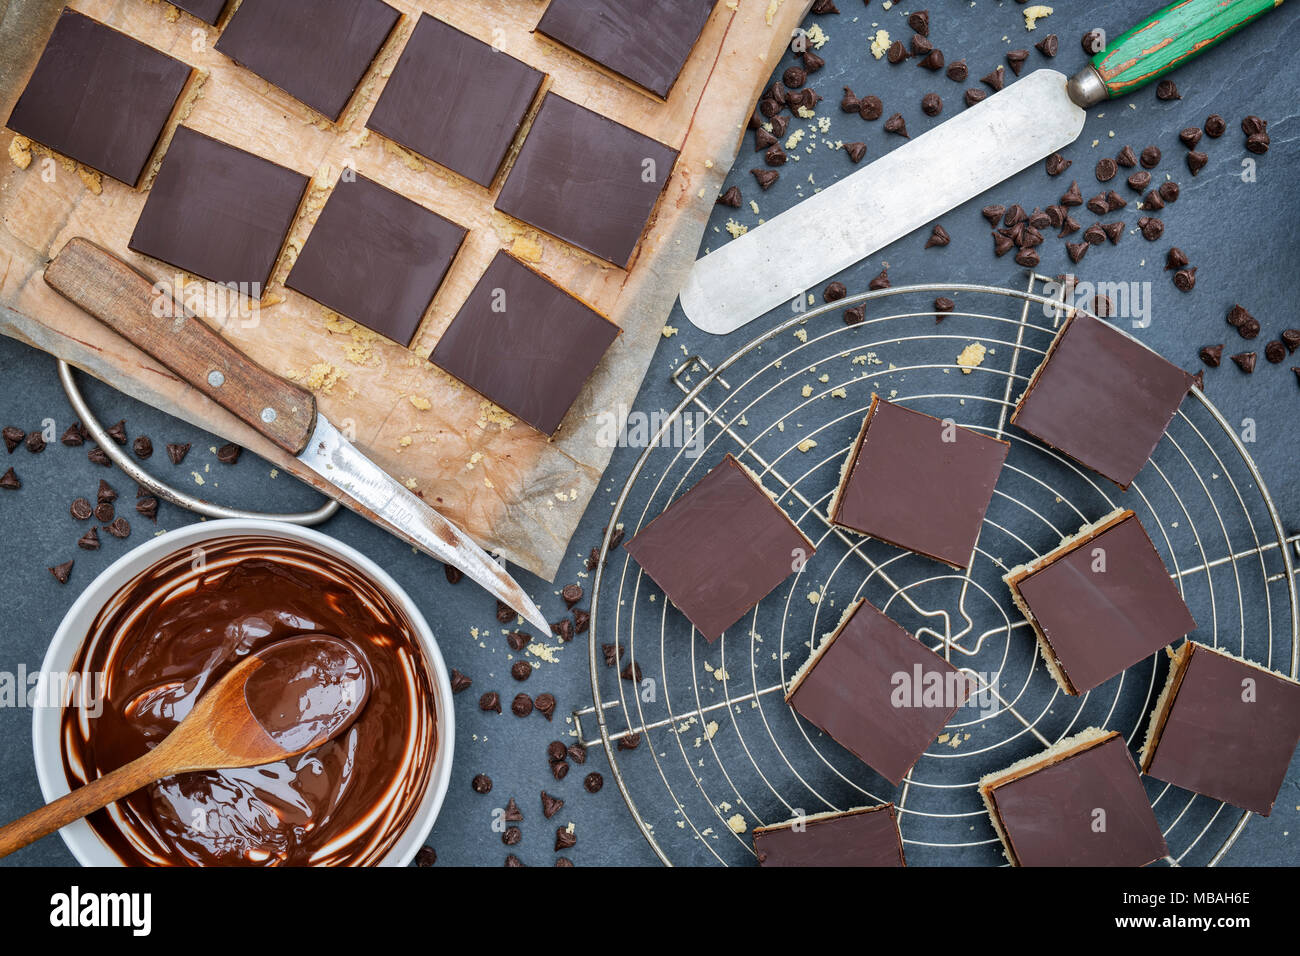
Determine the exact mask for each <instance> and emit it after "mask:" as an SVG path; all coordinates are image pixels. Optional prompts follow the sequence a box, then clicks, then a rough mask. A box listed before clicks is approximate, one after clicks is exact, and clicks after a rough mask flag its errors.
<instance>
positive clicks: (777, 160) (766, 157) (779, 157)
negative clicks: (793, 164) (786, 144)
mask: <svg viewBox="0 0 1300 956" xmlns="http://www.w3.org/2000/svg"><path fill="white" fill-rule="evenodd" d="M787 158H788V157H787V156H786V154H785V150H784V149H782V148H781V144H780V143H777V144H776V145H775V146H769V147H768V150H767V152H765V153H764V154H763V162H765V163H767V165H769V166H784V165H785V163H786V159H787Z"/></svg>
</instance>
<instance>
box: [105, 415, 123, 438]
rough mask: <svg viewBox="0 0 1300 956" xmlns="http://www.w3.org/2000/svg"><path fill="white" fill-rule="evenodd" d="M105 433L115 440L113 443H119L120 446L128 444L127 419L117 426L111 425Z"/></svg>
mask: <svg viewBox="0 0 1300 956" xmlns="http://www.w3.org/2000/svg"><path fill="white" fill-rule="evenodd" d="M104 431H105V432H106V433H107V434H108V437H109V438H111V439H113V441H115V442H117V443H118V444H119V445H125V444H126V419H125V418H124V419H122V420H121V421H120V422H118V423H117V424H116V425H110V426H109V427H108V428H105V429H104Z"/></svg>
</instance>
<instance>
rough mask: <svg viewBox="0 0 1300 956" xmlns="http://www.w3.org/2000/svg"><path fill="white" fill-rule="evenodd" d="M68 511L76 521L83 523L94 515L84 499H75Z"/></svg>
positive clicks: (93, 511) (88, 503)
mask: <svg viewBox="0 0 1300 956" xmlns="http://www.w3.org/2000/svg"><path fill="white" fill-rule="evenodd" d="M69 510H70V511H71V512H72V517H74V518H76V519H77V520H78V521H85V520H86V519H87V518H89V517H90V516H91V515H92V514H94V513H95V510H94V509H93V508H92V507H91V506H90V502H89V501H87V500H86V499H85V498H77V499H76V500H75V501H73V502H72V507H71V508H70V509H69Z"/></svg>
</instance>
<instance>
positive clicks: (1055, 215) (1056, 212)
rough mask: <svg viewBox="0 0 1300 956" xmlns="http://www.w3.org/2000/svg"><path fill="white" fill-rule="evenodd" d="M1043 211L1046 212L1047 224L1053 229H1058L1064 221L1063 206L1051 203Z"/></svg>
mask: <svg viewBox="0 0 1300 956" xmlns="http://www.w3.org/2000/svg"><path fill="white" fill-rule="evenodd" d="M1043 212H1045V213H1046V214H1047V224H1048V225H1049V226H1051V227H1052V228H1053V229H1059V228H1060V227H1061V223H1063V222H1065V207H1064V206H1062V205H1060V204H1058V203H1053V204H1052V205H1050V206H1048V207H1047V208H1046V209H1044V210H1043Z"/></svg>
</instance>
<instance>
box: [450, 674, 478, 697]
mask: <svg viewBox="0 0 1300 956" xmlns="http://www.w3.org/2000/svg"><path fill="white" fill-rule="evenodd" d="M473 683H474V682H473V681H472V680H470V679H469V678H468V677H466V676H465V675H464V674H462V673H461V672H460V671H458V670H456V668H454V667H453V668H452V669H451V692H452V693H453V694H459V693H460V692H461V691H463V690H469V687H470V685H471V684H473Z"/></svg>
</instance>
